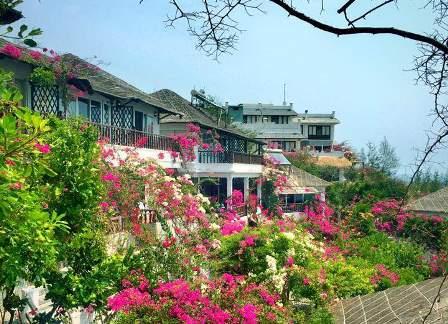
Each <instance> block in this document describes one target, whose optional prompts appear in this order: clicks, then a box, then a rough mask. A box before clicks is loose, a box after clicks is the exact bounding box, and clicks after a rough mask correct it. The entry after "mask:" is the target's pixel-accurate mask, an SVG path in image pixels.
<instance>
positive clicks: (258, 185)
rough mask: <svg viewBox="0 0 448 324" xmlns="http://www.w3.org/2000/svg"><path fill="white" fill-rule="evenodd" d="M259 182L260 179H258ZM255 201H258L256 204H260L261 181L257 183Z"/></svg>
mask: <svg viewBox="0 0 448 324" xmlns="http://www.w3.org/2000/svg"><path fill="white" fill-rule="evenodd" d="M259 180H261V179H259ZM257 199H258V203H260V204H261V181H258V182H257Z"/></svg>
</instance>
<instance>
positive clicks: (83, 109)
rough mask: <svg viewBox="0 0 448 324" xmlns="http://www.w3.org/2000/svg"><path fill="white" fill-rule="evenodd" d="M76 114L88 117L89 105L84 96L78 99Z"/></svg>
mask: <svg viewBox="0 0 448 324" xmlns="http://www.w3.org/2000/svg"><path fill="white" fill-rule="evenodd" d="M78 116H81V117H84V118H86V119H90V105H89V100H87V99H84V98H79V99H78Z"/></svg>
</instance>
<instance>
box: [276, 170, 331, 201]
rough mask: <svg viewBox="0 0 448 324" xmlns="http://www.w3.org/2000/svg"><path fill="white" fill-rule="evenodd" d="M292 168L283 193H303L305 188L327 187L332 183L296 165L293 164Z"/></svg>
mask: <svg viewBox="0 0 448 324" xmlns="http://www.w3.org/2000/svg"><path fill="white" fill-rule="evenodd" d="M285 170H287V168H286V169H285ZM290 170H291V172H290V173H289V174H288V175H287V178H288V180H287V182H286V185H285V186H284V189H283V190H282V193H283V194H293V193H303V192H304V191H303V188H322V187H323V188H325V187H328V186H329V185H330V184H331V183H329V182H327V181H325V180H323V179H321V178H319V177H316V176H314V175H312V174H311V173H308V172H306V171H304V170H302V169H299V168H297V167H295V166H291V167H290ZM312 192H315V191H310V193H312Z"/></svg>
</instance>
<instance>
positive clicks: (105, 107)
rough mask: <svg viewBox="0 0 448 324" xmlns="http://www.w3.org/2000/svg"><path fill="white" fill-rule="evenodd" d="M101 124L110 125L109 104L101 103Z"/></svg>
mask: <svg viewBox="0 0 448 324" xmlns="http://www.w3.org/2000/svg"><path fill="white" fill-rule="evenodd" d="M103 124H105V125H110V106H109V104H107V103H105V104H103Z"/></svg>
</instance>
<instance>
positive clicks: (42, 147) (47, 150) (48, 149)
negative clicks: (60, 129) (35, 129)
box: [34, 143, 51, 154]
mask: <svg viewBox="0 0 448 324" xmlns="http://www.w3.org/2000/svg"><path fill="white" fill-rule="evenodd" d="M34 147H35V148H37V149H38V150H39V152H40V153H42V154H48V153H50V152H51V147H50V145H48V144H39V143H36V144H34Z"/></svg>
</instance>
